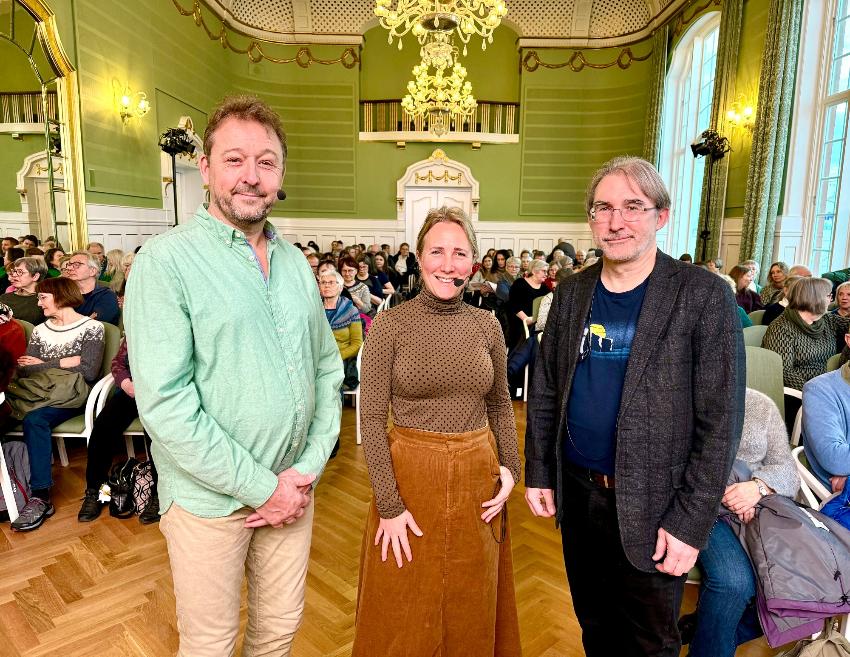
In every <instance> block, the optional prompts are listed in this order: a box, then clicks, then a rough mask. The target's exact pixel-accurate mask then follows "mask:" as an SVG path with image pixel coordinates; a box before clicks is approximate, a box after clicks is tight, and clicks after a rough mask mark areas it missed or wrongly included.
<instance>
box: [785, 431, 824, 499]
mask: <svg viewBox="0 0 850 657" xmlns="http://www.w3.org/2000/svg"><path fill="white" fill-rule="evenodd" d="M804 450H805V448H804V447H803V446H802V445H800V446H799V447H795V448H794V449H792V450H791V456H793V457H794V465H796V466H797V473H798V474H799V475H800V493H802V495H803V499H804V500H805V501H806V504H808V505H809V506H810V507H812V508H813V509H818V508H820V505H821V504H822V503H823V501H824V500H825V499H826V498H828V497H830V496H831V495H832V491H830V490H829V489H827V487H826V486H824V485H823V484H822V483H821V481H820V479H818V478H817V477H816V476H815V474H814V473H813V472H812V471H811V470H810V469H809V462H808V460H807V459H806V453H805V451H804Z"/></svg>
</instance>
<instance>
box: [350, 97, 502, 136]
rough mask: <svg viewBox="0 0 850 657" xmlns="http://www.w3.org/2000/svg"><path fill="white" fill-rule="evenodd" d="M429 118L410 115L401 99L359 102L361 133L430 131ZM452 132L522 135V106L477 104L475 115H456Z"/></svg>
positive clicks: (491, 103)
mask: <svg viewBox="0 0 850 657" xmlns="http://www.w3.org/2000/svg"><path fill="white" fill-rule="evenodd" d="M428 130H429V126H428V117H427V116H411V115H410V114H408V113H407V112H405V111H404V110H403V109H402V107H401V101H400V100H395V99H393V100H364V101H361V102H360V131H361V132H366V133H369V132H391V133H398V132H428ZM449 133H467V134H468V133H479V134H482V135H483V134H495V135H518V134H519V103H494V102H490V101H482V100H479V101H478V107H477V108H476V109H475V113H474V114H473V115H472V116H467V117H464V116H460V115H454V116H453V117H452V120H451V126H450V128H449Z"/></svg>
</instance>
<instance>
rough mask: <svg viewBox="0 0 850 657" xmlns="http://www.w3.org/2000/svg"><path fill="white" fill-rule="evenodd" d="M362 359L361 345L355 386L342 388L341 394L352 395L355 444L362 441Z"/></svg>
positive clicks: (358, 353)
mask: <svg viewBox="0 0 850 657" xmlns="http://www.w3.org/2000/svg"><path fill="white" fill-rule="evenodd" d="M362 359H363V346H362V345H361V347H360V351H358V352H357V378H358V382H357V387H356V388H354V389H353V390H343V391H342V394H343V395H351V396H352V397H354V417H355V421H356V422H357V427H356V430H357V444H358V445H359V444H360V443H362V442H363V439H362V438H361V436H360V381H359V378H360V363H361V361H362Z"/></svg>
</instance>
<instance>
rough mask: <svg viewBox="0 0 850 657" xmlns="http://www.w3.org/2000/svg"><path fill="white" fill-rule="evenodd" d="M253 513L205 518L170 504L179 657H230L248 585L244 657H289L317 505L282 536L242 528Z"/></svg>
mask: <svg viewBox="0 0 850 657" xmlns="http://www.w3.org/2000/svg"><path fill="white" fill-rule="evenodd" d="M252 512H253V510H252V509H249V508H247V507H245V508H242V509H239V510H238V511H236V512H234V513H232V514H230V515H229V516H225V517H223V518H200V517H198V516H195V515H192V514H191V513H189V512H188V511H186V510H185V509H183V508H181V507H179V506H178V505H177V504H172V505H171V507H169V509H168V511H167V512H166V513H165V515H163V516H162V520H161V521H160V530H161V531H162V533H163V535H164V536H165V540H166V543H167V545H168V558H169V560H170V562H171V573H172V576H173V578H174V596H175V598H176V601H177V629H178V630H179V632H180V649H179V651H178V653H177V655H178V657H229V656H230V655H233V651H234V649H235V647H236V639H237V636H238V634H239V604H240V593H241V588H242V579H243V577H245V576H246V575H247V578H248V626H247V629H246V631H245V641H244V644H243V648H242V655H243V656H244V657H259V656H260V655H275V657H279V656H285V655H289V652H290V649H291V647H292V640H293V638H294V637H295V632H296V630H297V629H298V627H299V626H300V625H301V617H302V614H303V611H304V589H305V584H306V578H307V562H308V560H309V556H310V539H311V537H312V533H313V501H312V500H311V501H310V504H309V505H308V506H307V507H306V508H305V509H304V515H303V516H302V517H301V518H299V519H298V520H296V521H295V522H294V523H293V524H291V525H284V526H283V527H281V528H279V529H275V528H273V527H261V528H259V529H250V528H246V527H245V526H244V523H245V518H247V517H248V516H249V515H250V514H251V513H252Z"/></svg>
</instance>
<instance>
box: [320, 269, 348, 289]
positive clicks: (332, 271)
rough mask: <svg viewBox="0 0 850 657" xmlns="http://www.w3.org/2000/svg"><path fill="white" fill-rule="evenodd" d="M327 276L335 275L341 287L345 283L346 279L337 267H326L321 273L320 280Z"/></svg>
mask: <svg viewBox="0 0 850 657" xmlns="http://www.w3.org/2000/svg"><path fill="white" fill-rule="evenodd" d="M325 276H333V277H334V279H335V280H336V282H337V285H339V286H340V287H342V286H343V285H345V280H344V279H343V278H342V274H340V273H339V272H338V271H337V270H336V269H335V268H331V269H325V271H323V272H322V273H321V274H319V280H320V281H321V280H322V279H323V278H324V277H325Z"/></svg>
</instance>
